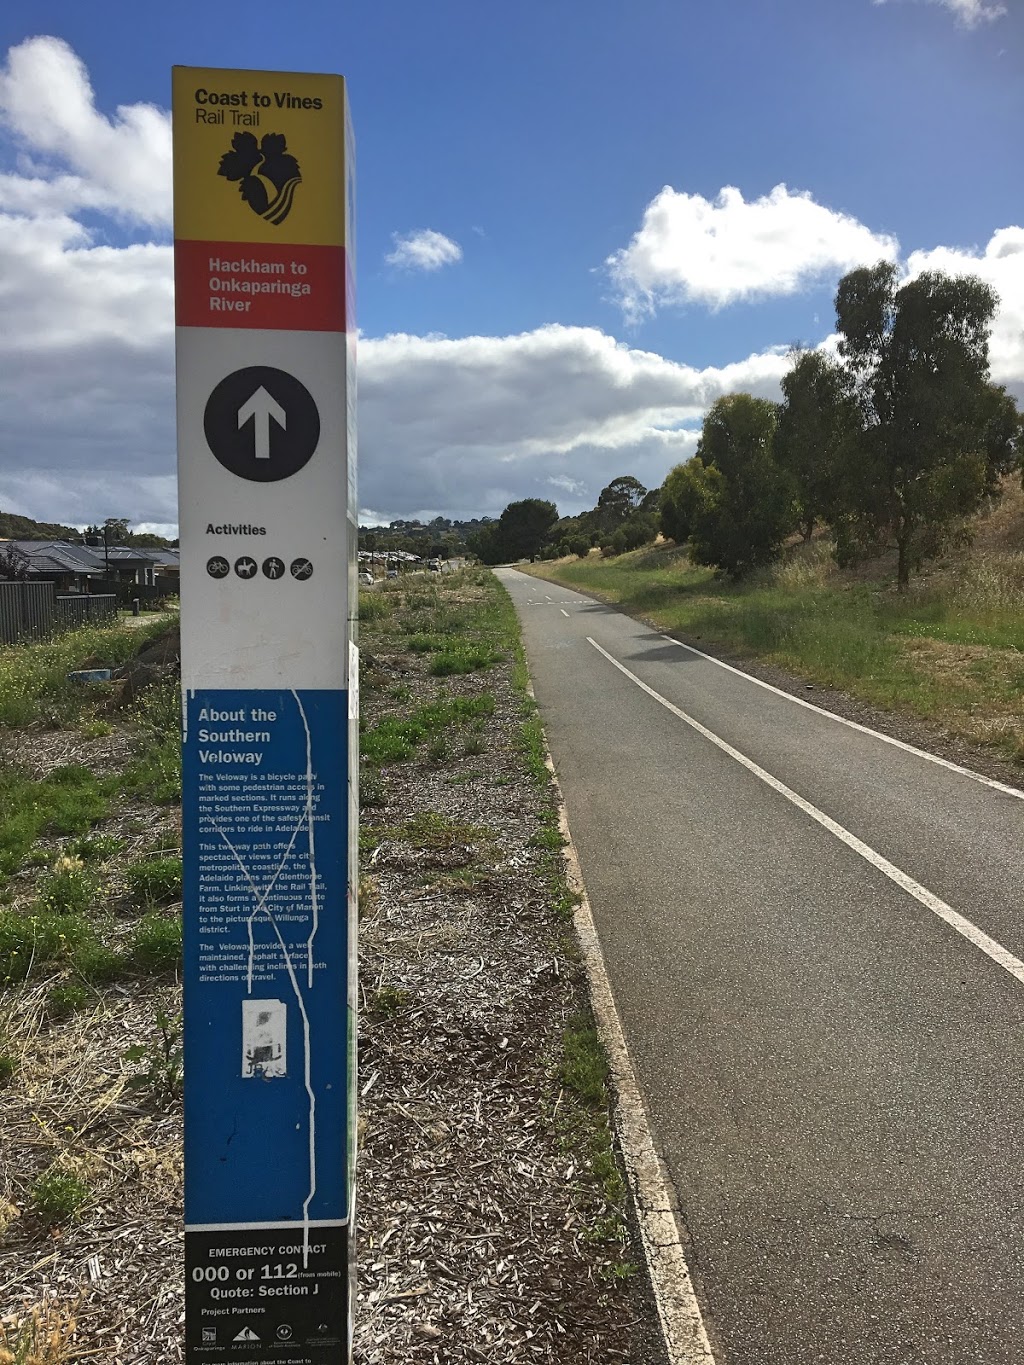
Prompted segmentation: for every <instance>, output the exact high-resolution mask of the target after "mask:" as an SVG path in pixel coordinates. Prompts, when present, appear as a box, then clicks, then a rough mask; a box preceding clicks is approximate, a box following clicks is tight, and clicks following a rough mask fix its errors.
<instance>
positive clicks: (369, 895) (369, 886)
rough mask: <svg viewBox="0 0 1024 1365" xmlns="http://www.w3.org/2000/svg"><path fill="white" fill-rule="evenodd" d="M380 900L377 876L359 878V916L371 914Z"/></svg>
mask: <svg viewBox="0 0 1024 1365" xmlns="http://www.w3.org/2000/svg"><path fill="white" fill-rule="evenodd" d="M379 900H380V890H379V887H378V883H377V878H376V877H366V876H363V877H360V878H359V918H360V919H362V918H363V917H364V916H367V917H368V916H370V915H372V914H373V913H374V911H375V910H376V909H377V904H378V902H379Z"/></svg>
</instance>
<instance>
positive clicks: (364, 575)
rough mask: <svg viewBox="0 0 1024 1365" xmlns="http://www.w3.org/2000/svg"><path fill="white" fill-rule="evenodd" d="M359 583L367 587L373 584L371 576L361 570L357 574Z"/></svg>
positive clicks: (364, 570)
mask: <svg viewBox="0 0 1024 1365" xmlns="http://www.w3.org/2000/svg"><path fill="white" fill-rule="evenodd" d="M359 581H360V583H365V585H366V586H367V587H369V586H370V585H371V584H372V583H373V574H372V573H370V572H369V570H368V569H362V570H360V573H359Z"/></svg>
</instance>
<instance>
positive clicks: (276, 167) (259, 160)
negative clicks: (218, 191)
mask: <svg viewBox="0 0 1024 1365" xmlns="http://www.w3.org/2000/svg"><path fill="white" fill-rule="evenodd" d="M217 174H218V175H222V176H224V178H225V179H226V180H234V181H237V182H238V192H239V194H240V195H241V196H242V199H243V201H244V202H245V203H246V204H248V205H249V207H250V208H251V209H252V211H253V213H256V214H258V215H259V216H260V217H261V218H264V219H265V220H266V221H267V222H268V223H273V224H274V226H275V227H277V226H278V225H279V224H280V223H283V222H284V220H285V219H286V218H287V217H288V214H289V213H290V212H291V207H292V203H293V202H294V199H295V189H296V186H297V185H299V184H300V183H301V181H302V173H301V172H300V170H299V163H298V162H297V161H296V160H295V158H294V157H293V156H291V155H290V154H289V152H288V144H287V142H286V141H285V136H284V134H283V133H265V134H264V135H263V137H262V138H260V140H259V141H258V142H257V141H256V137H255V135H254V134H253V133H236V134H235V135H234V137H233V138H232V139H231V151H230V152H225V153H224V155H223V156H222V157H221V159H220V169H219V170H218V172H217Z"/></svg>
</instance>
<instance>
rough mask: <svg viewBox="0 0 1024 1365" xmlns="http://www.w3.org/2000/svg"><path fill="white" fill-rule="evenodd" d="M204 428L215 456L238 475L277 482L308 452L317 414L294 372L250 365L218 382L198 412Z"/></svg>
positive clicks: (315, 437)
mask: <svg viewBox="0 0 1024 1365" xmlns="http://www.w3.org/2000/svg"><path fill="white" fill-rule="evenodd" d="M203 431H204V432H205V433H206V441H207V444H208V445H209V447H210V449H211V451H212V452H213V454H214V456H215V457H216V459H217V460H218V461H219V463H220V464H222V465H223V466H224V468H225V469H228V470H230V471H231V473H232V474H237V475H238V477H239V478H240V479H252V480H253V481H254V482H256V483H276V482H277V481H278V480H279V479H288V478H291V476H292V475H293V474H297V473H298V472H299V470H300V469H302V468H303V466H304V465H307V464H308V463H309V461H310V460H311V459H312V457H313V452H314V451H315V450H316V448H317V444H318V443H319V440H320V413H319V412H318V411H317V406H316V403H315V402H314V401H313V396H312V394H311V393H310V392H309V390H308V389H307V388H306V387H305V385H303V384H300V383H299V381H298V380H297V379H296V378H295V376H294V375H293V374H288V373H287V372H286V371H285V370H277V369H275V368H274V367H273V366H272V365H249V366H247V367H246V369H244V370H235V371H234V373H233V374H229V375H227V376H226V377H225V378H224V379H222V380H221V381H220V383H219V384H218V385H217V387H216V388H215V389H214V391H213V393H211V394H210V397H209V399H208V400H207V403H206V409H205V411H204V413H203Z"/></svg>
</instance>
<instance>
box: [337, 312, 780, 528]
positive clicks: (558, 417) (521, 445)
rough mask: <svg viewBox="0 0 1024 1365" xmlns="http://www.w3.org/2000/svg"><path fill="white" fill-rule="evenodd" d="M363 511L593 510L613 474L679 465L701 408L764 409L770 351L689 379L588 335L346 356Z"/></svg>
mask: <svg viewBox="0 0 1024 1365" xmlns="http://www.w3.org/2000/svg"><path fill="white" fill-rule="evenodd" d="M359 365H360V370H359V393H360V408H361V411H360V435H359V440H360V449H361V451H362V452H363V455H362V463H361V468H360V492H361V496H362V500H363V505H364V506H372V507H374V508H384V509H387V510H389V511H391V512H392V514H393V515H402V512H401V509H400V508H398V507H396V490H397V489H401V496H402V503H403V505H404V506H405V507H406V508H422V507H441V508H446V509H448V510H449V514H450V515H463V516H474V515H479V514H481V513H486V514H489V515H496V514H497V513H498V512H500V511H501V509H502V508H503V507H504V506H505V504H506V503H507V502H509V501H510V500H511V499H513V498H523V497H550V496H551V494H552V489H555V490H564V492H565V494H566V496H565V497H561V496H556V501H557V502H558V503H559V506H560V508H562V509H563V510H566V509H568V510H571V509H572V508H575V509H576V510H579V509H581V508H583V507H588V506H593V504H594V502H595V501H596V498H597V495H598V493H599V492H600V491H601V489H602V488H603V487H604V485H605V484H607V483H608V482H609V480H610V479H612V478H614V477H615V476H616V475H618V474H622V473H633V474H635V475H636V476H637V478H639V479H640V480H641V481H642V482H644V483H646V484H648V486H651V485H653V484H659V483H661V481H662V479H663V478H664V476H665V473H666V472H667V470H668V469H669V468H670V467H671V466H672V465H673V464H676V463H678V462H679V461H680V460H682V459H685V458H686V457H687V456H688V455H689V454H691V453H692V451H693V447H694V445H695V444H696V439H697V433H696V431H695V429H694V427H695V426H696V425H697V424H699V422H700V419H701V417H702V415H703V413H704V411H705V410H706V408H707V406H708V404H709V403H711V402H712V401H713V400H714V399H715V398H717V397H719V396H720V395H721V394H723V393H728V392H730V391H731V390H732V389H734V388H744V389H746V390H747V391H749V392H751V393H758V394H763V395H765V396H778V393H779V381H780V379H781V377H782V375H783V374H784V373H785V371H786V369H787V366H788V362H787V360H786V357H785V355H784V354H783V351H782V349H781V348H780V350H779V351H778V352H777V353H776V352H770V353H768V354H762V355H754V356H750V357H749V358H748V359H747V360H745V361H740V362H737V363H736V364H735V365H731V366H728V367H725V368H723V369H716V368H709V369H704V370H700V369H696V368H695V367H693V366H688V365H681V364H678V363H675V362H673V361H669V360H666V359H665V358H664V357H663V356H659V355H655V354H652V353H651V352H647V351H641V350H637V349H634V348H632V347H629V346H627V345H625V344H623V343H621V342H617V341H616V340H615V339H614V337H610V336H608V335H607V334H605V333H603V332H600V331H598V330H597V329H595V328H589V327H563V326H558V325H551V326H547V327H541V328H538V329H536V330H535V331H531V332H524V333H521V334H520V335H517V336H507V337H485V336H475V337H462V338H458V339H451V338H446V337H416V336H406V335H397V336H388V337H383V338H379V339H372V338H369V339H367V338H363V339H361V340H360V345H359Z"/></svg>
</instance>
